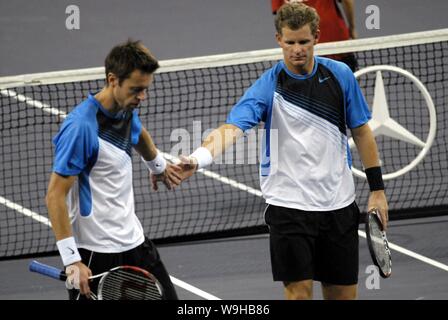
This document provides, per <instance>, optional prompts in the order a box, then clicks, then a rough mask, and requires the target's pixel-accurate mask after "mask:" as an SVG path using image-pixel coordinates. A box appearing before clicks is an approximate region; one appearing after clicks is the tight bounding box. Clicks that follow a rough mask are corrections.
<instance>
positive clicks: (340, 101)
mask: <svg viewBox="0 0 448 320" xmlns="http://www.w3.org/2000/svg"><path fill="white" fill-rule="evenodd" d="M370 118H371V115H370V111H369V109H368V106H367V103H366V101H365V98H364V96H363V95H362V92H361V90H360V88H359V86H358V83H357V81H356V79H355V77H354V75H353V73H352V72H351V71H350V69H349V68H348V67H347V66H346V65H345V64H343V63H341V62H338V61H334V60H330V59H326V58H322V57H317V56H316V57H315V63H314V68H313V71H312V73H311V74H309V75H305V76H300V75H296V74H293V73H291V72H290V71H289V70H288V69H287V67H286V65H285V63H284V62H283V61H282V62H279V63H278V64H276V65H275V66H274V67H272V68H271V69H269V70H268V71H266V72H265V73H264V74H263V75H262V76H261V77H260V78H259V79H258V80H257V81H256V82H255V83H254V84H253V85H252V86H251V87H250V88H249V89H248V90H247V91H246V93H245V94H244V96H243V97H242V98H241V99H240V101H239V102H238V103H237V104H236V105H235V106H234V107H233V109H232V110H231V112H230V114H229V116H228V118H227V123H228V124H233V125H235V126H237V127H239V128H240V129H242V130H243V131H246V130H248V129H250V128H252V127H254V126H255V125H257V124H258V123H259V122H260V121H263V122H265V129H266V131H265V132H264V135H263V141H262V148H261V161H260V162H261V163H260V185H261V190H262V193H263V196H264V198H265V199H266V202H267V203H269V204H273V205H276V206H282V207H287V208H295V209H300V210H307V211H330V210H336V209H340V208H343V207H346V206H348V205H349V204H351V203H352V202H353V201H354V200H355V186H354V181H353V177H352V174H351V170H350V167H351V155H350V149H349V147H348V144H347V132H346V127H348V128H356V127H359V126H361V125H363V124H365V123H367V122H368V120H369V119H370ZM273 130H277V131H273ZM275 133H277V139H274V138H273V137H274V134H275Z"/></svg>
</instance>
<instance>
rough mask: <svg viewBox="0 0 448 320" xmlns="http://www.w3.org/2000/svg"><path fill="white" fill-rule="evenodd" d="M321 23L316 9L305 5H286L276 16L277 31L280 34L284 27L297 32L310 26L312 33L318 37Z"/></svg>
mask: <svg viewBox="0 0 448 320" xmlns="http://www.w3.org/2000/svg"><path fill="white" fill-rule="evenodd" d="M319 21H320V18H319V15H318V14H317V11H316V9H314V8H312V7H309V6H307V5H305V4H303V3H285V4H284V5H282V6H281V7H280V9H278V11H277V15H276V16H275V29H276V30H277V32H278V34H282V28H283V27H288V28H290V29H291V30H297V29H300V28H302V27H304V26H305V25H307V24H309V25H310V29H311V33H312V34H313V36H316V34H317V30H318V29H319Z"/></svg>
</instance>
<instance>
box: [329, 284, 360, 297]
mask: <svg viewBox="0 0 448 320" xmlns="http://www.w3.org/2000/svg"><path fill="white" fill-rule="evenodd" d="M322 293H323V296H324V299H325V300H355V299H356V298H357V297H358V290H357V286H356V285H353V286H336V285H324V284H322Z"/></svg>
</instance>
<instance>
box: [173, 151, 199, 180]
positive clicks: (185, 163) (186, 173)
mask: <svg viewBox="0 0 448 320" xmlns="http://www.w3.org/2000/svg"><path fill="white" fill-rule="evenodd" d="M177 166H178V167H180V168H181V169H182V171H181V172H180V173H179V174H180V176H181V179H182V181H184V180H185V179H188V178H189V177H191V176H192V175H193V174H194V173H195V172H196V170H197V169H198V161H197V160H196V158H194V157H185V156H180V163H177Z"/></svg>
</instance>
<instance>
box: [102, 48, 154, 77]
mask: <svg viewBox="0 0 448 320" xmlns="http://www.w3.org/2000/svg"><path fill="white" fill-rule="evenodd" d="M104 67H105V69H106V83H107V82H108V80H107V75H108V74H109V73H110V72H112V73H113V74H115V75H116V76H117V77H118V83H119V84H120V85H121V83H122V82H123V81H124V80H125V79H127V78H129V76H130V74H131V73H132V72H133V71H134V70H140V71H141V72H144V73H149V74H151V73H153V72H154V71H156V70H157V68H159V63H158V61H157V59H156V58H155V57H154V56H153V55H152V54H151V52H150V51H149V49H148V48H146V47H145V46H144V45H143V44H142V43H141V41H139V40H137V41H133V40H132V39H129V40H128V41H127V42H125V43H122V44H119V45H117V46H115V47H113V48H112V50H111V51H110V52H109V54H108V55H107V57H106V60H105V62H104Z"/></svg>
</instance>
